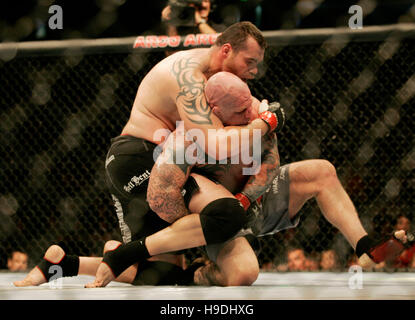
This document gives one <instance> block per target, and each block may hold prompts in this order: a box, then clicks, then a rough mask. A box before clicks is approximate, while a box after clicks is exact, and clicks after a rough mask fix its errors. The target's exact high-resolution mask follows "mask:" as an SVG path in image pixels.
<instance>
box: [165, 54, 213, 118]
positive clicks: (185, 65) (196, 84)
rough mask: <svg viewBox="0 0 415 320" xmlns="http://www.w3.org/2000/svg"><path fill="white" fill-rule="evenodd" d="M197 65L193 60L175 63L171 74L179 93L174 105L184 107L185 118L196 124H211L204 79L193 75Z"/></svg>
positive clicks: (188, 59)
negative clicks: (174, 78)
mask: <svg viewBox="0 0 415 320" xmlns="http://www.w3.org/2000/svg"><path fill="white" fill-rule="evenodd" d="M198 65H199V63H198V62H197V61H196V60H195V59H194V58H182V59H178V60H176V61H175V63H174V64H173V68H172V73H173V74H174V76H175V77H176V80H177V83H178V85H179V88H180V91H179V94H178V95H177V97H176V103H178V104H179V103H180V104H182V105H183V106H184V111H185V112H186V115H187V118H188V119H189V120H190V121H192V122H193V123H196V124H212V120H211V118H210V116H211V113H212V110H211V108H210V107H209V105H208V103H207V101H206V98H205V96H204V92H203V90H204V87H205V79H204V78H203V77H201V76H200V77H198V76H196V75H195V72H194V71H195V68H197V67H198Z"/></svg>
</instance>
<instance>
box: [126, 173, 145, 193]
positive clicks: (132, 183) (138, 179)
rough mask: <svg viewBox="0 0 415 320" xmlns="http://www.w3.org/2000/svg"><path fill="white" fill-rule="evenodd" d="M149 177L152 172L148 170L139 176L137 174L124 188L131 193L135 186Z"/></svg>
mask: <svg viewBox="0 0 415 320" xmlns="http://www.w3.org/2000/svg"><path fill="white" fill-rule="evenodd" d="M149 178H150V172H149V171H148V170H146V172H144V173H143V174H140V175H139V176H138V177H137V176H134V177H132V178H131V180H130V181H129V182H128V184H127V185H125V186H124V190H125V191H127V192H128V193H130V192H131V190H132V189H133V188H134V187H137V186H139V185H141V184H142V183H143V182H144V181H146V180H148V179H149Z"/></svg>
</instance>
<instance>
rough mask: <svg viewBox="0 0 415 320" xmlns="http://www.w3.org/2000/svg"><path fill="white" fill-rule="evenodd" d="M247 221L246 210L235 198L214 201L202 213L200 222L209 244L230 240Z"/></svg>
mask: <svg viewBox="0 0 415 320" xmlns="http://www.w3.org/2000/svg"><path fill="white" fill-rule="evenodd" d="M246 221H247V219H246V213H245V210H244V209H243V207H242V206H241V204H240V202H239V201H238V200H236V199H234V198H222V199H218V200H215V201H212V202H211V203H209V204H208V205H207V206H206V207H205V208H204V209H203V210H202V212H200V222H201V225H202V230H203V234H204V236H205V240H206V243H207V244H214V243H221V242H224V241H226V240H229V239H230V238H231V237H232V236H234V235H235V234H236V233H237V232H238V231H239V230H240V229H241V228H242V227H243V226H244V225H245V223H246Z"/></svg>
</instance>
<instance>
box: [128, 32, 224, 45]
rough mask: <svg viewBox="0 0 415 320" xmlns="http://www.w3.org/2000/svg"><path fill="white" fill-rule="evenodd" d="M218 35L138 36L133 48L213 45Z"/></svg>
mask: <svg viewBox="0 0 415 320" xmlns="http://www.w3.org/2000/svg"><path fill="white" fill-rule="evenodd" d="M218 36H219V34H218V33H214V34H202V33H198V34H193V33H191V34H188V35H186V36H183V37H181V36H166V35H160V36H157V35H148V36H138V37H137V38H136V39H135V41H134V45H133V48H177V47H179V46H180V45H182V46H183V47H196V46H203V45H212V44H214V43H215V41H216V38H217V37H218Z"/></svg>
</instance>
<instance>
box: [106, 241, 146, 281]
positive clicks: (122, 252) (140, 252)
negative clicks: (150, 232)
mask: <svg viewBox="0 0 415 320" xmlns="http://www.w3.org/2000/svg"><path fill="white" fill-rule="evenodd" d="M147 258H150V254H149V253H148V250H147V247H146V245H145V238H143V239H140V240H135V241H131V242H129V243H126V244H122V245H120V246H119V247H118V248H117V249H115V250H112V251H108V252H106V253H105V255H104V258H103V259H102V262H105V263H106V264H107V265H108V266H109V267H110V268H111V270H112V272H113V274H114V276H115V277H118V276H119V275H120V274H121V273H122V272H123V271H124V270H125V269H127V268H128V267H129V266H131V265H133V264H134V263H136V262H140V261H144V260H145V259H147Z"/></svg>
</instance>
